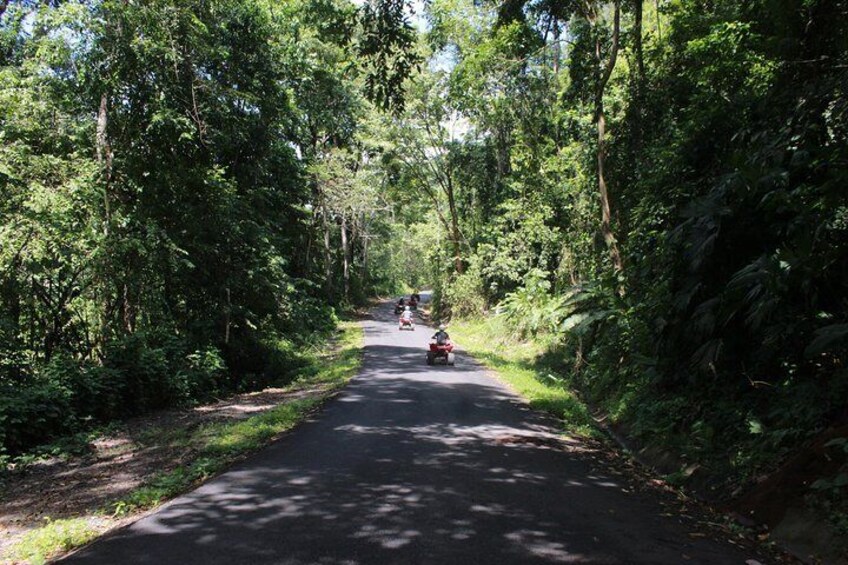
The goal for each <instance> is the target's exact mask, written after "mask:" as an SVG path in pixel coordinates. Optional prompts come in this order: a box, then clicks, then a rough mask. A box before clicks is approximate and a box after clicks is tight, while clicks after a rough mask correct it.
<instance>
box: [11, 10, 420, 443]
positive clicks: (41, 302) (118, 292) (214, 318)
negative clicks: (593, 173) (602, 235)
mask: <svg viewBox="0 0 848 565" xmlns="http://www.w3.org/2000/svg"><path fill="white" fill-rule="evenodd" d="M2 6H3V10H2V13H0V455H3V453H4V452H5V453H7V454H10V455H14V454H16V453H20V452H21V451H23V450H26V449H28V448H30V447H32V446H34V445H37V444H39V443H41V442H44V441H47V440H50V439H52V438H54V437H56V436H58V435H61V434H64V433H68V432H75V431H77V430H79V429H83V428H86V427H89V426H91V425H93V424H97V423H103V422H109V421H111V420H114V419H119V418H124V417H127V416H132V415H135V414H139V413H142V412H145V411H149V410H153V409H157V408H162V407H167V406H172V405H180V404H189V403H193V402H197V401H202V400H207V399H210V398H213V397H216V396H217V395H219V394H223V393H226V392H229V391H235V390H246V389H253V388H256V387H260V386H264V385H267V384H270V383H280V382H285V381H287V380H288V379H291V378H292V377H293V376H294V375H296V373H297V371H298V369H299V367H300V366H302V365H303V359H302V352H304V351H306V350H307V349H308V348H309V347H310V344H311V343H312V342H313V341H314V340H315V339H319V338H320V336H322V335H325V334H328V332H329V330H330V329H332V328H333V327H334V325H335V322H336V310H337V309H338V308H340V307H343V306H345V305H349V304H353V303H356V302H357V301H360V300H362V299H363V298H364V297H366V296H369V295H371V294H373V293H375V292H378V291H389V290H393V289H394V288H395V287H397V286H398V285H399V284H401V280H400V278H399V276H398V273H399V272H401V268H400V266H399V265H400V263H401V259H400V258H398V259H396V260H395V259H392V258H391V256H390V252H391V249H390V248H388V247H387V246H386V245H385V244H384V243H383V241H385V239H386V238H382V237H381V236H382V235H383V234H388V233H392V231H393V230H395V229H396V228H395V227H394V226H393V224H392V223H391V218H390V217H389V218H388V219H386V217H387V215H386V214H383V213H382V210H383V209H385V207H386V200H385V198H384V197H383V196H382V194H381V192H380V186H381V185H382V184H383V183H384V176H383V172H382V170H378V169H377V168H376V166H375V165H374V164H373V163H370V161H369V155H371V154H375V153H378V152H379V148H378V147H376V146H375V145H374V144H373V143H372V142H371V141H369V139H368V134H367V130H368V129H367V123H368V119H369V116H370V115H371V114H373V113H375V109H374V104H375V103H376V104H379V105H380V106H383V107H387V108H395V107H397V106H398V104H399V101H400V99H401V98H402V96H401V93H400V86H399V85H398V83H399V82H400V81H401V80H402V78H403V77H404V76H405V75H406V74H408V73H409V72H410V70H411V69H412V68H413V67H414V65H415V63H416V61H417V60H416V59H415V57H416V54H415V53H414V52H412V51H410V50H409V49H408V46H409V44H410V43H411V42H412V41H414V34H413V32H412V29H411V27H410V26H409V24H408V22H407V20H406V17H405V15H403V14H398V13H397V11H396V10H395V11H388V12H385V11H380V10H379V9H377V7H375V6H377V5H376V4H375V5H374V6H372V5H371V4H366V5H364V6H362V7H361V8H357V7H355V6H354V5H353V4H351V3H349V2H346V1H342V0H338V1H336V0H314V1H313V0H308V1H299V0H292V1H286V2H277V1H265V0H212V1H209V0H152V1H148V0H144V1H135V0H94V1H88V0H66V1H56V2H34V1H33V2H29V1H20V2H10V3H6V2H3V3H2ZM387 66H388V67H387ZM378 87H379V88H378ZM387 257H388V259H387Z"/></svg>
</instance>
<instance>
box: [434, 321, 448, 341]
mask: <svg viewBox="0 0 848 565" xmlns="http://www.w3.org/2000/svg"><path fill="white" fill-rule="evenodd" d="M430 339H435V340H436V345H445V344H446V343H447V342H449V341H450V336H449V335H448V332H446V331H445V325H444V324H442V325H440V326H439V331H437V332H436V333H434V334H433V337H432V338H430Z"/></svg>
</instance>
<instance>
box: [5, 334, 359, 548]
mask: <svg viewBox="0 0 848 565" xmlns="http://www.w3.org/2000/svg"><path fill="white" fill-rule="evenodd" d="M362 337H363V333H362V328H360V327H359V325H358V324H356V323H355V322H342V323H341V324H340V325H339V332H338V334H337V336H336V339H335V341H334V342H333V343H332V344H327V345H326V346H325V347H323V348H319V349H318V350H317V351H316V352H315V353H314V355H312V359H311V363H310V366H309V367H308V369H309V370H306V371H303V373H302V376H301V377H300V378H299V379H298V380H296V381H295V382H294V383H292V384H291V385H290V386H289V387H288V388H289V389H290V390H292V391H293V392H294V391H298V390H302V391H305V396H301V397H299V398H297V399H296V400H292V401H291V402H287V403H285V404H281V405H280V406H277V407H275V408H272V409H271V410H268V411H266V412H263V413H261V414H257V415H256V416H252V417H250V418H248V419H246V420H242V421H239V422H218V423H213V424H208V425H206V426H201V427H200V428H198V429H196V430H193V431H187V430H174V429H161V433H160V434H159V435H157V433H156V431H155V430H153V431H148V432H146V433H145V437H144V443H145V445H155V444H164V443H167V444H173V445H181V446H184V447H186V448H187V449H192V450H193V451H194V454H195V455H194V458H193V459H192V460H191V461H190V462H188V463H186V464H184V465H181V466H179V467H177V468H176V469H173V470H171V471H168V472H163V473H161V474H159V475H157V476H156V477H154V478H153V479H152V480H150V481H149V482H148V483H146V484H144V485H142V486H141V487H139V488H138V489H136V490H134V491H133V492H131V493H130V494H129V495H127V496H124V497H123V498H121V499H120V500H116V501H113V502H112V503H111V504H109V505H108V507H107V508H104V509H103V511H102V513H103V514H106V515H111V516H112V517H113V518H115V517H118V516H124V515H127V514H130V513H133V512H137V511H140V510H147V509H150V508H154V507H156V506H157V505H159V504H161V503H162V502H164V501H166V500H168V499H170V498H173V497H175V496H177V495H179V494H181V493H183V492H186V491H187V490H189V489H191V488H192V487H194V486H196V485H197V484H199V483H201V482H203V481H204V480H206V479H208V478H210V477H212V476H214V475H216V474H218V473H220V472H221V471H223V470H224V469H226V468H227V467H228V466H229V465H230V464H232V463H233V462H235V461H237V460H238V459H240V458H242V457H244V456H245V455H247V454H249V453H252V452H255V451H257V450H259V449H261V448H263V447H265V446H266V445H268V443H270V442H271V440H273V439H274V438H275V437H277V436H279V435H280V434H281V433H283V432H285V431H287V430H290V429H292V428H293V427H294V426H296V425H297V424H298V423H300V422H301V421H302V420H303V419H304V418H306V416H307V415H309V414H310V413H311V412H313V411H314V410H315V409H316V408H317V407H318V406H320V405H321V404H322V403H323V402H324V401H325V400H326V399H327V398H329V397H330V396H331V395H332V394H333V393H335V392H336V391H337V390H338V389H340V388H341V387H343V386H344V385H345V384H346V383H347V382H348V381H349V380H350V379H351V378H352V377H353V376H354V375H356V373H357V372H358V370H359V367H360V365H361V359H362V355H361V354H362ZM315 385H321V386H318V387H316V386H315ZM98 534H99V532H98V530H97V529H95V528H92V527H90V526H89V522H88V520H87V518H85V517H83V518H74V519H70V520H57V521H53V522H49V523H47V524H46V525H44V526H42V527H40V528H37V529H35V530H33V531H31V532H29V533H28V534H26V536H25V537H24V538H23V539H22V540H21V541H20V542H18V543H16V544H15V545H14V546H12V547H11V548H10V549H9V550H8V551H7V553H6V554H5V555H3V556H2V559H3V561H4V562H6V561H11V562H14V563H16V562H29V563H43V562H44V561H45V560H46V559H48V558H50V557H51V556H55V555H57V554H59V553H62V552H64V551H68V550H70V549H73V548H74V547H79V546H80V545H84V544H86V543H88V542H89V541H91V540H92V539H94V538H95V537H97V535H98Z"/></svg>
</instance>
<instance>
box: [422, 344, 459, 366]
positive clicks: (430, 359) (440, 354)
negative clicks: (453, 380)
mask: <svg viewBox="0 0 848 565" xmlns="http://www.w3.org/2000/svg"><path fill="white" fill-rule="evenodd" d="M454 358H455V355H454V353H453V343H451V341H450V340H448V341H446V342H445V343H442V344H439V343H436V340H435V339H434V340H432V341H431V342H430V351H428V352H427V364H428V365H435V364H437V363H438V364H440V365H453V364H454Z"/></svg>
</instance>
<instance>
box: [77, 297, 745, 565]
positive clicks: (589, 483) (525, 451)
mask: <svg viewBox="0 0 848 565" xmlns="http://www.w3.org/2000/svg"><path fill="white" fill-rule="evenodd" d="M364 326H365V332H366V334H365V335H366V338H365V340H366V341H365V343H366V348H365V358H364V363H363V368H362V371H361V373H360V375H359V376H358V377H357V378H355V379H354V380H353V381H352V382H351V384H350V385H349V386H348V387H347V389H345V391H344V392H343V393H342V394H341V395H340V396H338V397H337V398H336V399H335V400H333V401H331V402H330V403H329V404H328V405H327V406H326V407H325V409H324V410H323V411H321V413H320V414H318V415H317V416H315V417H314V418H313V419H312V420H310V421H309V422H306V423H305V424H303V425H302V426H300V427H298V428H297V429H296V430H294V431H293V432H292V433H290V434H289V435H287V436H285V437H283V438H282V439H281V440H279V441H277V442H275V443H274V444H273V445H271V446H270V447H268V448H267V449H265V450H264V451H262V452H260V453H258V454H256V455H255V456H253V457H251V458H249V459H248V460H246V461H244V462H242V463H241V464H239V465H237V466H236V467H234V468H233V469H232V470H230V471H229V472H227V473H224V474H223V475H221V476H219V477H217V478H216V479H214V480H212V481H210V482H208V483H206V484H204V485H203V486H201V487H200V488H198V489H197V490H195V491H193V492H191V493H188V494H186V495H185V496H182V497H180V498H177V499H175V500H173V501H172V502H170V503H168V504H166V505H165V506H163V507H162V508H161V509H160V510H159V511H157V512H156V513H154V514H151V515H149V516H147V517H145V518H143V519H141V520H139V521H137V522H135V523H134V524H132V525H130V526H127V527H125V528H122V529H120V530H117V531H115V532H114V533H112V534H110V535H108V536H106V537H105V538H103V539H101V540H100V541H98V542H96V543H94V544H92V545H90V546H88V547H86V548H84V549H82V550H81V551H79V552H77V553H75V554H73V555H71V556H70V557H69V558H68V559H66V560H65V562H68V563H102V564H110V565H111V564H126V563H144V564H148V563H149V564H157V565H158V564H163V563H180V564H194V563H197V564H201V563H202V564H209V563H227V564H237V563H251V564H254V563H286V564H302V563H318V564H327V565H336V564H339V565H340V564H350V565H354V564H368V563H399V564H412V563H433V564H443V563H461V564H463V565H468V564H472V563H481V564H507V563H516V564H526V563H652V564H653V563H675V564H677V563H710V564H713V563H728V564H730V563H733V564H739V565H743V564H744V563H745V561H746V559H749V558H751V557H752V556H751V555H750V554H749V553H747V552H745V551H743V550H740V549H737V548H736V547H734V546H732V545H730V544H728V543H726V542H723V541H713V540H710V539H706V538H701V537H693V536H691V535H690V534H691V533H692V532H693V526H692V525H691V524H689V523H686V521H685V519H683V518H681V517H678V516H669V515H668V514H667V513H666V512H665V511H664V510H663V508H662V506H661V505H660V504H659V502H658V501H657V500H655V498H654V497H653V496H652V495H648V494H634V493H632V492H626V490H625V486H624V485H623V484H620V483H619V482H618V481H617V480H616V479H615V478H614V475H612V474H609V473H605V472H603V471H599V470H598V466H597V465H594V464H592V463H591V462H590V460H589V458H588V457H586V456H585V455H581V453H580V451H579V450H569V449H561V448H552V447H551V445H553V443H554V440H555V438H556V437H557V434H556V428H555V425H554V424H553V423H552V422H550V421H548V420H547V419H546V418H544V417H542V416H540V415H538V414H536V413H534V412H532V411H531V410H529V409H528V408H527V407H526V406H525V405H524V404H523V403H522V402H521V401H520V400H519V399H518V398H517V397H516V396H515V395H513V394H512V393H511V392H509V391H508V390H507V389H506V388H504V387H503V386H502V385H500V384H499V383H498V382H497V381H496V380H494V379H493V378H492V377H490V376H488V375H487V374H486V373H485V371H484V370H482V369H481V368H480V367H479V366H478V365H476V364H475V363H474V362H473V361H472V360H470V359H468V358H467V357H464V356H462V355H459V356H458V358H457V364H456V366H455V367H428V366H427V365H426V364H425V348H426V344H427V343H428V340H429V337H430V335H431V334H432V330H431V329H430V328H427V327H425V326H421V325H419V326H418V327H417V330H416V331H415V332H410V331H404V332H399V331H398V329H397V318H396V317H395V316H394V315H393V314H392V312H391V307H390V306H389V305H384V306H382V307H380V308H377V309H375V310H374V315H373V319H371V320H368V321H366V322H364ZM453 337H454V339H456V340H457V341H458V342H459V343H460V344H461V341H462V336H453ZM664 513H665V516H663V514H664Z"/></svg>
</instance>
